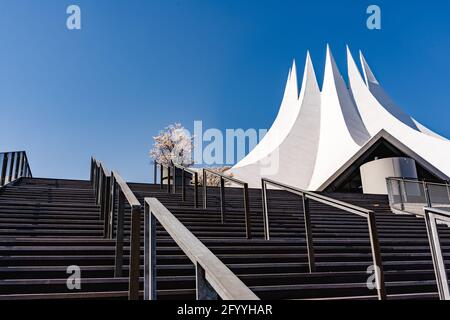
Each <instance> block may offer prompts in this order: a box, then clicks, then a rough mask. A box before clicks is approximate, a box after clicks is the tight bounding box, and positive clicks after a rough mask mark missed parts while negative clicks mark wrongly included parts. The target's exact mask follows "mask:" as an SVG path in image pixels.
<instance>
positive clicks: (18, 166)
mask: <svg viewBox="0 0 450 320" xmlns="http://www.w3.org/2000/svg"><path fill="white" fill-rule="evenodd" d="M22 162H23V152H20V153H19V161H18V162H17V165H16V172H15V174H14V176H15V177H16V179H18V178H21V177H22V176H21V175H20V168H21V167H22Z"/></svg>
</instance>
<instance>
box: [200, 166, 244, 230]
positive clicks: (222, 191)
mask: <svg viewBox="0 0 450 320" xmlns="http://www.w3.org/2000/svg"><path fill="white" fill-rule="evenodd" d="M207 174H211V175H213V176H216V177H219V178H220V213H221V219H222V223H225V221H226V216H225V211H226V210H225V180H227V181H230V182H233V183H235V184H238V185H241V186H243V189H242V190H243V197H244V214H245V233H246V237H247V239H251V238H252V228H251V215H250V202H249V197H248V183H247V182H244V181H241V180H238V179H235V178H232V177H228V176H226V175H224V174H221V173H218V172H215V171H212V170H210V169H206V168H204V169H203V208H204V209H206V208H207V207H208V184H207Z"/></svg>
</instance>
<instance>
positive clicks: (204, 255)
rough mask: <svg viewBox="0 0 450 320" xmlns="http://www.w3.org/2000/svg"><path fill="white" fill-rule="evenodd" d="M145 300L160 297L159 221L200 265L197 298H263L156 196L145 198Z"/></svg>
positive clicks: (197, 277)
mask: <svg viewBox="0 0 450 320" xmlns="http://www.w3.org/2000/svg"><path fill="white" fill-rule="evenodd" d="M144 217H145V223H144V224H145V233H144V299H145V300H156V299H157V290H156V289H157V278H156V271H157V268H156V221H158V222H159V223H160V224H161V226H162V227H163V228H164V229H165V230H166V231H167V233H168V234H169V235H170V236H171V237H172V239H173V240H174V241H175V242H176V244H177V245H178V246H179V247H180V248H181V250H183V252H184V253H185V254H186V256H187V257H188V258H189V259H190V260H191V261H192V263H193V264H194V265H195V268H196V284H197V285H196V296H197V300H213V299H217V298H218V297H220V298H222V299H223V300H259V298H258V297H257V296H256V295H255V294H254V293H253V292H252V291H251V290H250V289H249V288H248V287H247V286H246V285H245V284H244V283H243V282H242V281H241V280H240V279H239V278H238V277H237V276H236V275H235V274H234V273H233V272H232V271H231V270H230V269H229V268H228V267H227V266H226V265H225V264H224V263H223V262H222V261H220V260H219V258H217V256H215V255H214V254H213V253H212V252H211V251H210V250H209V249H208V248H207V247H206V246H205V245H204V244H203V243H202V242H201V241H200V240H199V239H198V238H197V237H195V236H194V235H193V234H192V233H191V232H190V231H189V230H188V229H187V228H186V227H185V226H184V225H183V224H182V223H181V222H180V221H179V220H178V219H177V218H176V217H175V216H174V215H173V214H172V213H171V212H170V211H169V210H168V209H167V208H166V207H164V206H163V205H162V204H161V202H159V200H158V199H156V198H145V200H144Z"/></svg>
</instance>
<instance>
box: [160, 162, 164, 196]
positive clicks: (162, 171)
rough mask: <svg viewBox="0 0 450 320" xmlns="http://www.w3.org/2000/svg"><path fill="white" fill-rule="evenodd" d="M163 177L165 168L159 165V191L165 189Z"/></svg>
mask: <svg viewBox="0 0 450 320" xmlns="http://www.w3.org/2000/svg"><path fill="white" fill-rule="evenodd" d="M163 176H164V167H163V165H162V164H159V189H160V190H162V189H163Z"/></svg>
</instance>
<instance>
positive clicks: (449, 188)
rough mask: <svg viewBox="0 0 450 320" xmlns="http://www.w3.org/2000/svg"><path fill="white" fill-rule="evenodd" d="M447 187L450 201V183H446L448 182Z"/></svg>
mask: <svg viewBox="0 0 450 320" xmlns="http://www.w3.org/2000/svg"><path fill="white" fill-rule="evenodd" d="M445 185H446V186H447V194H448V200H449V201H450V185H449V182H448V181H446V182H445Z"/></svg>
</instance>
